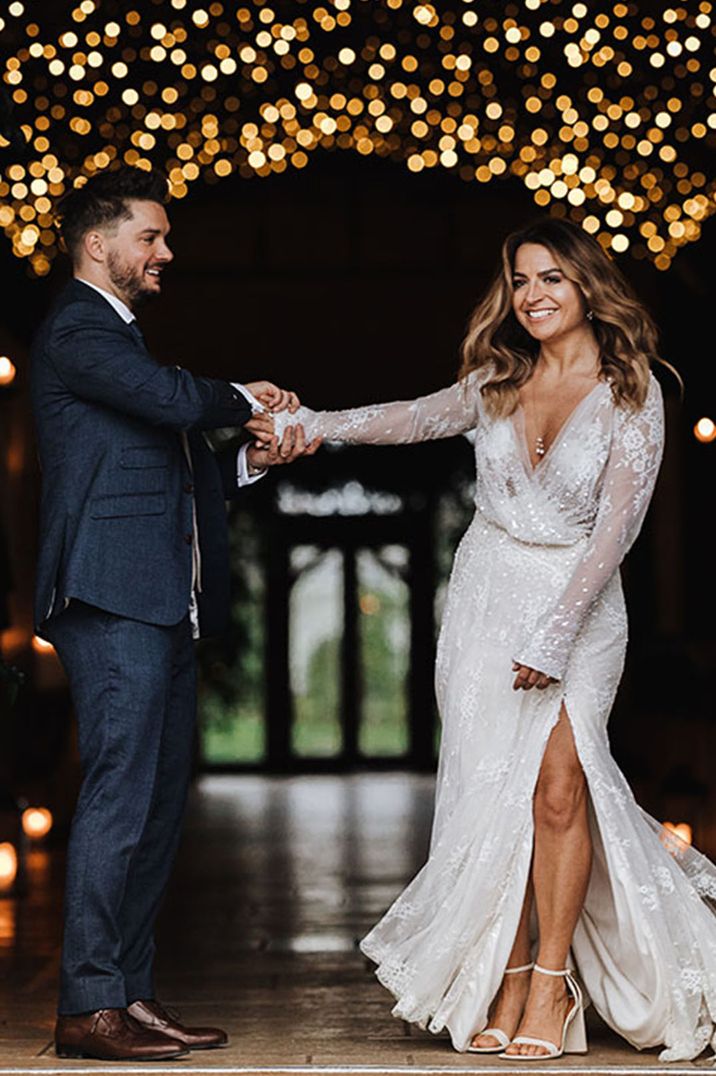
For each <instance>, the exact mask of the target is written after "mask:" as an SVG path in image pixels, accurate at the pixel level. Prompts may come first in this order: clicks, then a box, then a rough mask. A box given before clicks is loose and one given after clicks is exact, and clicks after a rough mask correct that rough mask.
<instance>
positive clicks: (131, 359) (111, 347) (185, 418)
mask: <svg viewBox="0 0 716 1076" xmlns="http://www.w3.org/2000/svg"><path fill="white" fill-rule="evenodd" d="M32 396H33V410H34V414H35V422H36V426H37V434H38V440H39V449H40V463H41V467H42V506H41V516H40V549H39V559H38V568H37V587H36V601H35V623H36V625H37V628H38V630H39V631H40V633H41V631H42V624H43V622H44V621H46V620H47V619H48V618H49V617H51V616H52V615H54V614H55V613H57V612H58V611H59V610H61V609H62V608H63V607H64V603H65V600H66V599H68V598H70V599H71V598H76V599H79V600H81V601H83V602H87V603H88V604H90V605H95V606H97V607H99V608H100V609H104V610H106V611H108V612H112V613H116V614H118V615H120V616H125V617H129V618H131V619H134V620H142V621H145V622H147V623H150V624H159V625H166V626H169V625H172V624H177V623H179V621H180V620H181V619H182V618H183V617H184V616H186V614H187V611H188V608H189V599H190V595H191V578H192V555H191V533H192V504H193V503H195V504H196V512H197V522H198V528H199V540H200V549H201V555H202V594H201V595H200V596H199V620H200V626H201V633H202V635H208V634H212V633H214V632H216V631H220V630H222V628H223V627H224V626H225V623H226V620H227V617H228V610H229V560H228V534H227V524H226V508H225V503H224V499H225V497H227V496H233V495H235V494H236V492H237V487H236V451H235V450H232V451H229V452H228V453H221V454H217V455H214V453H213V452H212V451H211V450H210V449H209V447H208V446H207V444H206V442H205V441H204V438H203V436H202V433H201V431H202V430H207V429H213V428H215V427H220V426H241V425H243V424H244V423H245V422H246V421H247V420H248V419H249V417H250V407H249V405H248V403H247V402H246V400H245V399H244V397H243V396H242V395H241V393H239V392H238V391H237V390H236V389H234V388H233V387H232V386H231V385H230V384H229V383H228V382H225V381H217V380H213V379H210V378H205V377H193V376H192V375H191V374H190V373H188V372H187V371H186V370H181V369H179V368H178V367H175V366H162V365H160V364H159V363H157V362H156V361H155V360H154V359H153V358H152V357H151V355H150V354H149V353H148V351H147V349H146V347H145V346H144V342H143V340H142V338H141V334H140V333H139V331H138V330H137V328H136V326H135V325H131V326H130V325H127V324H126V322H124V320H123V319H122V318H121V317H120V316H119V314H117V312H116V311H115V310H114V309H113V307H112V306H110V304H109V303H108V302H107V300H106V299H104V298H103V296H101V295H100V294H99V293H98V292H96V291H95V290H94V289H93V288H90V287H88V285H86V284H83V283H82V282H81V281H78V280H72V281H71V282H70V283H69V284H68V285H67V287H66V288H65V289H64V291H63V292H62V294H61V295H60V297H59V300H58V301H57V303H56V304H55V306H54V307H53V309H52V311H51V313H50V315H49V316H48V318H47V320H46V321H45V322H44V324H43V325H42V326H41V328H40V330H39V332H38V333H37V336H36V337H35V341H34V343H33V349H32ZM182 432H186V434H187V437H188V441H189V446H190V450H191V457H192V471H190V469H189V466H188V463H187V460H186V456H185V453H184V452H183V450H182V445H181V439H180V435H181V433H182Z"/></svg>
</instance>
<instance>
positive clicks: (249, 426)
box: [244, 411, 275, 445]
mask: <svg viewBox="0 0 716 1076" xmlns="http://www.w3.org/2000/svg"><path fill="white" fill-rule="evenodd" d="M244 429H245V430H248V432H249V433H250V434H252V435H253V436H254V437H255V438H256V440H257V441H260V442H261V443H262V444H266V445H269V444H271V441H272V440H273V439H274V437H275V433H274V428H273V418H272V417H271V415H268V414H266V413H265V412H263V411H262V412H260V413H258V414H256V415H252V416H251V418H250V419H249V421H248V422H245V423H244Z"/></svg>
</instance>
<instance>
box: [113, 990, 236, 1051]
mask: <svg viewBox="0 0 716 1076" xmlns="http://www.w3.org/2000/svg"><path fill="white" fill-rule="evenodd" d="M127 1012H128V1013H129V1015H130V1016H131V1017H133V1019H135V1020H136V1021H137V1023H139V1024H141V1025H142V1027H145V1028H151V1029H152V1031H160V1032H161V1033H162V1034H163V1035H167V1036H168V1037H169V1038H171V1039H174V1040H175V1041H176V1042H178V1043H181V1045H182V1046H184V1048H185V1049H189V1050H215V1049H216V1048H217V1047H219V1046H226V1044H227V1043H228V1041H229V1036H228V1035H227V1034H226V1032H225V1031H221V1029H220V1028H218V1027H184V1025H183V1024H182V1023H180V1021H179V1014H178V1013H174V1012H170V1011H169V1010H168V1009H165V1008H164V1006H163V1005H160V1004H159V1002H158V1001H133V1002H132V1004H131V1005H130V1006H129V1007H128V1009H127Z"/></svg>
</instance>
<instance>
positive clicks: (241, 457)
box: [236, 445, 268, 489]
mask: <svg viewBox="0 0 716 1076" xmlns="http://www.w3.org/2000/svg"><path fill="white" fill-rule="evenodd" d="M248 452H249V446H248V445H242V446H241V448H240V449H239V451H238V454H237V456H236V485H237V486H238V487H239V489H241V487H242V486H250V485H252V483H254V482H258V480H259V479H260V478H263V477H264V475H265V474H266V471H267V470H268V468H267V467H264V469H263V471H259V473H258V474H249V459H248Z"/></svg>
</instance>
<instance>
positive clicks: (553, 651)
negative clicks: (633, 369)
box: [515, 376, 664, 680]
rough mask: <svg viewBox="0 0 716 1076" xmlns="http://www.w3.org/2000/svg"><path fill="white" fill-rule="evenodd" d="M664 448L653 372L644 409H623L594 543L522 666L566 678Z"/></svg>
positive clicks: (524, 652) (631, 536) (522, 655)
mask: <svg viewBox="0 0 716 1076" xmlns="http://www.w3.org/2000/svg"><path fill="white" fill-rule="evenodd" d="M663 447H664V408H663V401H662V396H661V389H660V387H659V383H658V381H657V380H656V378H654V377H653V376H652V379H651V384H650V387H649V392H648V395H647V399H646V403H645V404H644V407H643V408H642V409H641V411H639V412H637V413H636V414H628V413H626V412H624V411H622V410H618V411H617V413H616V417H615V428H614V434H613V440H612V446H611V451H610V454H609V460H608V462H607V465H606V468H605V474H604V479H603V485H602V490H601V496H600V503H599V511H598V513H597V519H596V522H595V525H594V530H593V531H592V534H591V536H590V540H589V544H588V546H587V549H586V551H585V553H584V556H583V557H582V558H581V560H580V561H579V563H578V564H577V567H576V569H575V571H574V573H573V575H572V577H571V579H570V581H569V583H568V584H567V587H566V588H565V590H564V592H563V593H562V595H561V597H560V599H559V601H558V603H557V605H556V607H555V608H554V609H553V610H552V611H551V612H550V613H549V614H548V615H547V616H546V618H545V619H544V621H542V622H541V623H539V624H538V626H537V631H536V632H534V633H533V634H532V636H531V637H530V639H529V641H528V642H527V643H526V645H525V646H524V647H522V648H521V649H520V650H519V651H518V652H517V653H516V654H515V660H516V661H518V662H519V663H520V664H521V665H528V666H529V667H530V668H532V669H537V670H538V671H539V672H542V673H546V674H547V675H548V676H553V677H555V679H557V680H561V679H562V677H563V676H564V673H565V670H566V668H567V662H568V660H569V654H570V651H571V649H572V644H573V643H574V640H575V638H576V636H577V633H578V632H579V629H580V628H581V626H582V624H583V623H584V620H585V618H586V616H587V613H588V612H589V610H590V608H591V607H592V605H593V603H594V602H595V601H596V600H597V598H598V597H599V595H600V593H601V592H602V590H603V589H604V587H605V586H606V584H607V583H608V581H609V579H610V578H611V577H612V575H613V574H614V572H615V571H616V570H617V569H618V567H619V565H620V564H621V562H622V560H623V559H624V556H625V555H626V553H627V552H628V550H629V549H630V547H631V546H632V544H633V542H634V540H635V539H636V536H637V534H638V533H639V531H640V529H641V525H642V522H643V520H644V516H645V515H646V510H647V508H648V507H649V501H650V500H651V495H652V492H653V490H654V484H655V482H656V476H657V474H658V471H659V464H660V462H661V456H662V452H663Z"/></svg>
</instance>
